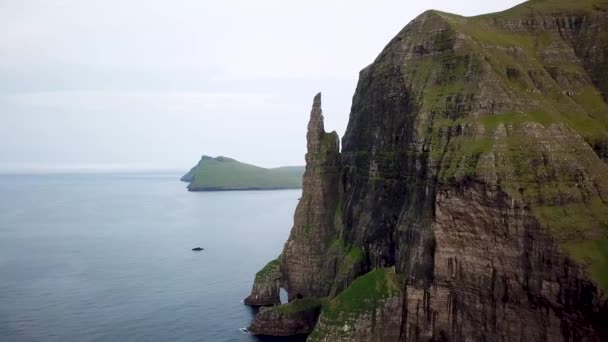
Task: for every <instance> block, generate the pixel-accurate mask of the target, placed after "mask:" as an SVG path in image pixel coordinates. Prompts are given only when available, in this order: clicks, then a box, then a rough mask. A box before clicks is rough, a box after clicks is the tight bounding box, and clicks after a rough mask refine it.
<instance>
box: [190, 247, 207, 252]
mask: <svg viewBox="0 0 608 342" xmlns="http://www.w3.org/2000/svg"><path fill="white" fill-rule="evenodd" d="M192 250H193V251H197V252H200V251H204V250H205V249H204V248H200V247H196V248H192Z"/></svg>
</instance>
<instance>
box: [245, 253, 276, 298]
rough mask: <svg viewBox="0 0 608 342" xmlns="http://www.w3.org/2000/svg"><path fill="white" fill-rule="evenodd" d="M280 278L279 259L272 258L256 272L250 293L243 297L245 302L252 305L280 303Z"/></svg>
mask: <svg viewBox="0 0 608 342" xmlns="http://www.w3.org/2000/svg"><path fill="white" fill-rule="evenodd" d="M280 280H281V270H280V263H279V260H273V261H271V262H269V263H268V264H266V266H264V268H262V269H261V270H260V271H259V272H258V273H256V275H255V281H254V282H253V288H252V289H251V294H250V295H249V296H248V297H247V298H245V301H244V302H245V304H247V305H252V306H269V305H276V304H280V303H281V298H280V296H279V292H280Z"/></svg>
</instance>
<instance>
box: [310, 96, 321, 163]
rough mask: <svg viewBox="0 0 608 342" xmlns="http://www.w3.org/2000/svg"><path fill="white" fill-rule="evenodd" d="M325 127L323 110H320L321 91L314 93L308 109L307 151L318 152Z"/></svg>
mask: <svg viewBox="0 0 608 342" xmlns="http://www.w3.org/2000/svg"><path fill="white" fill-rule="evenodd" d="M324 133H325V129H324V127H323V110H321V93H318V94H317V95H315V98H314V100H313V102H312V110H311V111H310V121H309V122H308V133H307V134H306V140H307V145H308V152H309V153H311V152H312V153H316V152H319V149H320V147H321V140H322V138H323V134H324Z"/></svg>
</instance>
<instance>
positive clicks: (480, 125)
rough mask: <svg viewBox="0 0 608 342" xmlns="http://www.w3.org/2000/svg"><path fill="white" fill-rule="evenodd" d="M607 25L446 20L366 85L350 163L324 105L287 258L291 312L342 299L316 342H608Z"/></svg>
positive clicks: (592, 8)
mask: <svg viewBox="0 0 608 342" xmlns="http://www.w3.org/2000/svg"><path fill="white" fill-rule="evenodd" d="M607 25H608V3H607V2H606V1H581V2H571V1H565V0H536V1H529V2H527V3H525V4H522V5H520V6H517V7H515V8H513V9H511V10H508V11H505V12H502V13H496V14H490V15H485V16H478V17H473V18H465V17H461V16H457V15H452V14H447V13H442V12H437V11H428V12H425V13H424V14H422V15H421V16H419V17H418V18H416V19H415V20H413V21H412V22H411V23H410V24H408V25H407V26H406V27H405V28H404V29H403V30H402V31H401V32H400V33H399V34H398V35H397V36H396V37H395V38H394V39H393V40H392V41H391V42H390V43H389V44H388V45H387V46H386V48H385V49H384V50H383V51H382V53H381V54H380V55H379V56H378V57H377V59H376V60H375V61H374V63H373V64H371V65H370V66H368V67H367V68H365V69H364V70H363V71H361V73H360V78H359V83H358V85H357V90H356V92H355V95H354V97H353V104H352V108H351V114H350V119H349V124H348V128H347V131H346V133H345V136H344V138H343V140H342V143H343V148H342V152H341V153H338V150H337V143H336V144H335V147H336V149H335V150H333V149H332V153H330V154H319V152H318V151H321V150H323V149H322V148H321V146H323V144H322V141H323V140H322V139H319V137H322V136H325V135H322V134H321V133H320V132H321V131H322V127H323V126H322V124H319V120H318V119H317V118H319V117H321V118H322V116H321V115H320V110H319V111H318V114H317V112H316V110H317V108H318V106H317V105H316V103H317V101H316V100H315V105H314V106H313V113H311V122H310V124H309V134H308V136H307V138H308V148H309V152H308V154H307V164H308V165H307V171H306V174H305V180H304V195H303V197H302V201H301V202H300V205H298V208H297V210H296V215H295V218H294V228H293V229H292V233H291V236H290V238H289V240H288V242H287V243H286V245H285V248H284V250H283V253H282V256H281V258H280V259H279V260H280V265H279V268H280V270H281V281H280V286H282V287H285V288H286V289H287V291H288V293H289V297H290V299H293V298H295V297H297V296H298V295H300V296H303V297H305V298H307V297H311V298H313V297H316V298H322V297H326V301H325V302H324V304H323V305H324V306H323V308H322V310H321V314H320V318H319V320H318V323H317V325H316V327H315V330H314V332H313V333H312V334H311V336H310V340H313V341H602V340H608V329H607V328H606V326H605V322H606V321H608V303H607V301H606V296H607V294H608V292H607V291H608V277H607V276H606V275H607V274H608V253H607V252H606V251H607V250H608V229H606V227H608V182H607V181H606V180H608V164H607V163H606V162H605V160H606V155H607V153H606V148H605V147H606V146H608V104H607V103H606V84H607V83H606V82H607V81H606V80H608V74H607V73H605V72H603V71H606V65H607V61H606V54H607V53H606V51H608V36H607V35H605V34H602V33H601V32H605V29H606V27H607ZM321 123H322V121H321ZM320 128H321V129H320ZM311 132H312V133H311ZM311 152H312V153H311ZM393 269H394V271H388V270H393ZM370 294H372V295H370ZM256 321H257V322H258V323H260V320H259V319H258V318H256ZM264 321H268V320H264ZM258 328H259V330H258V331H264V329H265V327H264V324H263V323H260V324H259V325H258ZM274 328H275V327H268V331H271V330H272V329H274Z"/></svg>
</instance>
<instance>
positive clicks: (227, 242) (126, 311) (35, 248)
mask: <svg viewBox="0 0 608 342" xmlns="http://www.w3.org/2000/svg"><path fill="white" fill-rule="evenodd" d="M179 176H180V175H177V174H175V175H174V174H169V175H167V174H164V175H158V174H122V175H118V174H117V175H108V174H105V175H91V174H86V175H85V174H80V175H42V176H41V175H19V176H15V175H0V340H2V341H257V340H258V339H257V338H256V337H253V336H249V335H246V334H244V333H242V332H241V331H240V330H239V329H240V328H242V327H245V326H247V325H248V324H249V323H250V321H251V319H252V317H253V311H252V310H251V309H250V308H248V307H247V306H245V305H243V304H242V303H241V300H242V299H243V298H244V297H246V296H247V295H248V293H249V291H250V289H251V285H252V283H251V282H252V279H253V275H254V274H255V272H256V271H257V270H258V269H260V268H261V267H262V266H263V265H264V264H265V263H266V262H267V261H269V260H271V259H273V258H275V257H276V256H277V254H278V253H280V251H281V249H282V246H283V243H284V242H285V241H286V239H287V237H288V235H289V230H290V228H291V225H292V222H293V213H294V209H295V206H296V204H297V201H298V197H299V196H300V191H299V190H282V191H235V192H205V193H203V192H197V193H191V192H187V191H186V190H185V185H186V184H185V183H182V182H179V181H178V177H179ZM197 246H201V247H203V248H205V251H203V252H193V251H191V249H192V248H193V247H197Z"/></svg>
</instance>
